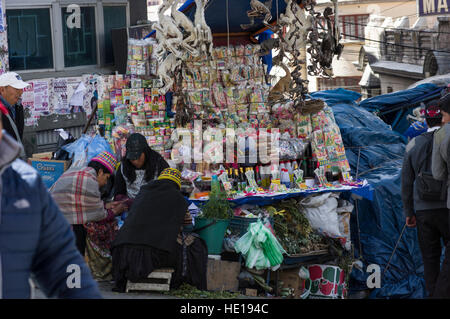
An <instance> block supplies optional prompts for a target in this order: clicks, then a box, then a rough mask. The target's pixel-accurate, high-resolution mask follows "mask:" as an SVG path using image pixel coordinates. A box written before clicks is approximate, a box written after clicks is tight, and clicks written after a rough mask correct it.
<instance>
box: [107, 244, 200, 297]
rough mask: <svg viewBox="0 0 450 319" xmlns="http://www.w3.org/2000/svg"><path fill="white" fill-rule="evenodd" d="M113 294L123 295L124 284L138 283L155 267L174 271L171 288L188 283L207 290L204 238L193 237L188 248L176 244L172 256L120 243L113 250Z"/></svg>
mask: <svg viewBox="0 0 450 319" xmlns="http://www.w3.org/2000/svg"><path fill="white" fill-rule="evenodd" d="M111 254H112V273H113V279H114V281H115V285H116V286H115V288H114V291H117V292H125V290H126V285H127V281H128V280H130V281H132V282H139V281H140V280H142V279H145V278H147V277H148V275H149V274H150V273H151V272H152V271H154V270H155V269H158V268H173V269H174V270H175V272H174V273H173V274H172V280H171V283H170V288H171V289H176V288H178V287H179V286H180V285H181V284H182V283H188V284H190V285H192V286H195V287H196V288H197V289H200V290H206V289H207V284H206V277H207V274H206V272H207V266H208V248H207V246H206V243H205V242H204V240H203V239H201V238H199V237H197V236H195V239H194V241H193V242H192V243H191V244H190V245H188V246H187V245H181V244H177V245H176V250H175V251H174V252H173V253H169V252H167V251H163V250H160V249H157V248H154V247H150V246H145V245H128V244H123V245H119V246H117V247H114V248H113V249H112V252H111Z"/></svg>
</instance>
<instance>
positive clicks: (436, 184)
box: [416, 131, 447, 201]
mask: <svg viewBox="0 0 450 319" xmlns="http://www.w3.org/2000/svg"><path fill="white" fill-rule="evenodd" d="M422 135H423V136H424V137H426V138H427V140H428V142H427V143H426V146H425V150H424V151H425V158H424V160H423V161H422V162H421V163H420V165H419V174H418V175H417V178H416V188H417V192H418V196H419V198H420V199H421V200H425V201H445V200H446V199H447V183H446V182H445V181H438V180H436V179H434V178H433V174H432V173H431V156H432V153H433V136H434V131H433V132H427V133H424V134H422Z"/></svg>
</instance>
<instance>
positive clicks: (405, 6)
mask: <svg viewBox="0 0 450 319" xmlns="http://www.w3.org/2000/svg"><path fill="white" fill-rule="evenodd" d="M326 7H333V6H332V3H331V1H328V0H318V1H317V6H316V11H323V10H324V9H325V8H326ZM415 14H416V2H415V1H392V0H391V1H380V0H376V1H372V0H361V1H353V0H344V1H339V6H338V15H339V29H340V32H341V37H342V39H341V43H342V44H343V45H344V51H343V53H342V55H341V57H340V58H339V59H337V57H334V60H333V73H334V76H333V78H331V79H328V78H322V77H315V76H308V80H309V90H310V91H311V92H314V91H320V90H327V89H335V88H345V89H349V90H353V91H358V92H361V86H360V82H361V80H362V79H363V80H364V78H367V79H366V80H365V82H368V83H369V84H370V85H374V84H375V85H376V83H374V82H377V79H376V78H374V77H373V76H372V77H369V78H368V76H367V75H365V74H364V68H362V67H360V65H359V55H360V50H361V48H362V47H363V46H364V45H365V42H366V39H367V37H368V34H367V30H366V29H367V26H368V25H369V23H370V21H371V16H385V17H390V18H392V19H396V18H398V17H403V16H409V17H410V19H409V23H410V24H411V25H412V24H413V23H414V22H415V18H414V15H415ZM369 39H370V38H369Z"/></svg>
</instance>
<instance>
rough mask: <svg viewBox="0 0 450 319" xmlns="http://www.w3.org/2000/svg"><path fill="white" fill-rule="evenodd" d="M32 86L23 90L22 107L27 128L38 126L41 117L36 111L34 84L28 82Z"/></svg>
mask: <svg viewBox="0 0 450 319" xmlns="http://www.w3.org/2000/svg"><path fill="white" fill-rule="evenodd" d="M28 83H29V84H30V85H29V86H27V87H26V88H24V89H23V94H22V101H21V103H22V106H23V111H24V117H25V125H26V126H34V125H37V119H38V118H39V116H38V115H37V114H36V112H35V110H34V83H33V82H28Z"/></svg>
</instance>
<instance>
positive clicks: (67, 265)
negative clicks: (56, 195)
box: [0, 113, 101, 299]
mask: <svg viewBox="0 0 450 319" xmlns="http://www.w3.org/2000/svg"><path fill="white" fill-rule="evenodd" d="M0 117H2V115H1V113H0ZM1 123H2V122H1V121H0V299H1V298H14V299H27V298H31V297H32V288H31V287H32V285H30V276H31V275H32V274H33V275H34V279H35V281H36V282H37V283H38V285H39V288H40V289H42V291H43V292H44V293H45V294H46V295H47V296H48V297H57V298H101V295H100V292H99V290H98V287H97V284H96V282H95V281H94V280H93V279H92V277H91V274H90V271H89V269H88V267H87V266H86V264H85V262H84V260H83V258H82V257H81V255H80V253H79V252H78V250H77V248H76V246H75V238H74V235H73V233H72V230H71V229H70V226H69V224H68V222H67V221H66V220H65V218H64V216H63V214H62V213H61V212H60V210H59V208H58V206H57V205H56V204H55V202H54V201H53V199H52V197H51V195H50V194H49V193H48V191H47V189H46V187H45V185H44V183H43V182H42V179H41V177H40V176H39V175H38V173H37V172H36V170H34V169H33V168H32V167H31V166H29V165H27V164H26V163H25V162H23V161H22V160H20V159H17V158H18V156H19V153H20V149H21V145H20V144H19V143H17V142H16V141H15V140H14V139H13V138H12V137H10V136H9V135H8V133H6V132H5V131H4V130H3V129H2V124H1Z"/></svg>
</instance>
